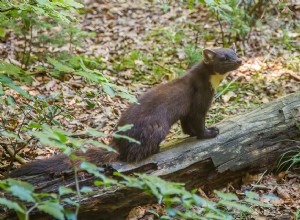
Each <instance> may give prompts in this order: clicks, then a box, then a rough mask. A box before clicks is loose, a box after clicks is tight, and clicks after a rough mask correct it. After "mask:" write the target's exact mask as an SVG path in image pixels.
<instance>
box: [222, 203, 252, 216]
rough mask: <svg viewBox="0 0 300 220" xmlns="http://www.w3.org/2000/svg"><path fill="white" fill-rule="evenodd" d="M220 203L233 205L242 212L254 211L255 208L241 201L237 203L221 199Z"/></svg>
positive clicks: (227, 205)
mask: <svg viewBox="0 0 300 220" xmlns="http://www.w3.org/2000/svg"><path fill="white" fill-rule="evenodd" d="M218 204H221V205H224V206H226V207H231V208H235V209H237V210H239V211H241V212H248V213H252V212H253V210H252V209H251V208H250V207H248V206H246V205H243V204H240V203H237V202H232V201H228V200H221V201H219V203H218Z"/></svg>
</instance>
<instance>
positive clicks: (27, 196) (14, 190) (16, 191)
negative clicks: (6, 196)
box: [8, 185, 35, 202]
mask: <svg viewBox="0 0 300 220" xmlns="http://www.w3.org/2000/svg"><path fill="white" fill-rule="evenodd" d="M8 191H9V192H11V194H13V195H14V196H16V197H18V198H19V199H21V200H23V201H26V202H35V199H34V198H33V197H32V191H30V190H28V189H26V188H24V187H21V186H20V185H13V186H11V187H10V188H9V189H8Z"/></svg>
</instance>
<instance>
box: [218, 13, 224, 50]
mask: <svg viewBox="0 0 300 220" xmlns="http://www.w3.org/2000/svg"><path fill="white" fill-rule="evenodd" d="M216 13H217V20H218V23H219V26H220V28H221V34H222V42H223V46H225V36H224V31H223V26H222V23H221V19H220V17H219V16H220V14H219V12H218V11H216Z"/></svg>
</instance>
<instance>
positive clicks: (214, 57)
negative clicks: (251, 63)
mask: <svg viewBox="0 0 300 220" xmlns="http://www.w3.org/2000/svg"><path fill="white" fill-rule="evenodd" d="M203 62H204V63H205V64H206V65H208V66H210V67H211V68H212V69H213V72H214V73H219V74H225V73H227V72H230V71H232V70H236V69H237V68H238V67H239V66H240V65H241V64H242V60H241V59H240V58H238V57H237V55H236V51H235V48H233V47H232V48H212V49H204V50H203Z"/></svg>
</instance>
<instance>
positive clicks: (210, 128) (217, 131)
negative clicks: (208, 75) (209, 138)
mask: <svg viewBox="0 0 300 220" xmlns="http://www.w3.org/2000/svg"><path fill="white" fill-rule="evenodd" d="M206 130H210V131H211V132H214V133H216V136H217V135H218V134H219V133H220V132H219V128H217V127H209V128H207V129H206Z"/></svg>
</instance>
